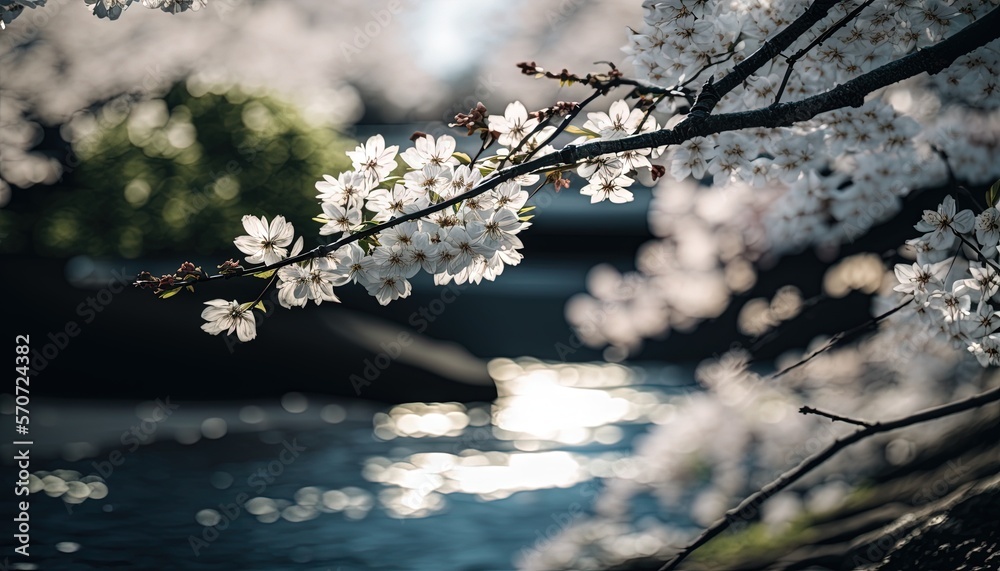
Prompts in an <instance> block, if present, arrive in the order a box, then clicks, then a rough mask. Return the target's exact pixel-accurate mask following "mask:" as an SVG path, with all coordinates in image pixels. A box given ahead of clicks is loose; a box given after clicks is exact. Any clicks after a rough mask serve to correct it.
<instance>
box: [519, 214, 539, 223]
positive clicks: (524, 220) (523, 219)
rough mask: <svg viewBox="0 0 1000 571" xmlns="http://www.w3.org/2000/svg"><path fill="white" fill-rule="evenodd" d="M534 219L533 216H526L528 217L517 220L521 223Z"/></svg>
mask: <svg viewBox="0 0 1000 571" xmlns="http://www.w3.org/2000/svg"><path fill="white" fill-rule="evenodd" d="M534 217H535V215H534V214H531V215H528V216H519V217H518V220H520V221H521V222H527V221H528V220H531V219H532V218H534Z"/></svg>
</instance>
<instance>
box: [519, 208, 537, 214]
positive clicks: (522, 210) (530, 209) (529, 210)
mask: <svg viewBox="0 0 1000 571" xmlns="http://www.w3.org/2000/svg"><path fill="white" fill-rule="evenodd" d="M534 209H535V207H534V206H525V207H524V208H522V209H520V210H518V211H517V213H518V214H524V213H525V212H531V211H532V210H534Z"/></svg>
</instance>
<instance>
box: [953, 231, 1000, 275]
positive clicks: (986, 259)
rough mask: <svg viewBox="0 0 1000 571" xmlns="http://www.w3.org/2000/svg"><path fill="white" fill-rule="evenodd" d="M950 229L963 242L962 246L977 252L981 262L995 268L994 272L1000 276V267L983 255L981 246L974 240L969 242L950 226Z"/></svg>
mask: <svg viewBox="0 0 1000 571" xmlns="http://www.w3.org/2000/svg"><path fill="white" fill-rule="evenodd" d="M948 229H949V230H951V233H952V234H954V235H955V236H958V239H959V240H961V241H962V244H964V245H965V246H967V247H968V248H970V249H971V250H972V251H973V252H975V253H976V255H977V256H978V257H979V259H980V260H981V261H984V262H986V265H987V266H989V267H991V268H993V271H995V272H997V274H998V275H1000V266H998V265H997V264H996V262H994V261H993V260H991V259H989V258H988V257H986V254H984V253H983V251H982V250H981V249H980V248H979V246H977V245H976V244H974V243H973V242H972V240H969V239H968V238H966V237H965V236H963V235H962V233H961V232H959V231H957V230H955V229H954V228H952V227H951V226H948Z"/></svg>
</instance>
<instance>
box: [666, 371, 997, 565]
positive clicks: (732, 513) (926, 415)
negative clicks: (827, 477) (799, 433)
mask: <svg viewBox="0 0 1000 571" xmlns="http://www.w3.org/2000/svg"><path fill="white" fill-rule="evenodd" d="M997 401H1000V387H996V388H993V389H990V390H988V391H986V392H984V393H980V394H978V395H976V396H973V397H970V398H967V399H963V400H960V401H955V402H952V403H949V404H945V405H941V406H938V407H934V408H929V409H926V410H923V411H921V412H917V413H914V414H911V415H909V416H905V417H903V418H899V419H897V420H892V421H888V422H876V423H874V424H871V425H869V426H865V427H864V428H862V429H860V430H858V431H856V432H853V433H851V434H849V435H847V436H844V437H842V438H838V439H836V440H834V441H833V443H831V444H830V445H829V446H827V447H826V448H825V449H824V450H821V451H820V452H817V453H816V454H814V455H812V456H810V457H809V458H806V459H805V460H803V461H802V462H801V463H799V465H798V466H796V467H794V468H792V469H791V470H789V471H787V472H785V473H784V474H782V475H780V476H778V478H776V479H775V480H773V481H772V482H770V483H769V484H767V485H766V486H764V487H763V488H761V489H760V490H758V491H756V492H754V493H753V494H751V495H749V496H747V498H746V499H744V500H743V501H742V502H740V504H739V505H738V506H736V507H735V508H732V509H731V510H729V511H727V512H726V513H725V515H724V516H723V517H722V518H720V519H719V520H718V521H716V522H715V523H713V524H712V525H711V526H709V527H708V528H707V529H706V530H705V531H703V532H702V533H701V535H699V536H698V537H697V538H696V539H695V540H694V541H693V542H691V543H690V544H689V545H688V546H687V547H685V548H684V549H682V550H681V551H680V552H679V553H677V555H675V556H674V558H673V559H671V560H670V561H668V562H667V563H665V564H664V565H663V566H662V567H660V571H670V570H671V569H676V568H677V566H678V565H680V564H681V562H682V561H684V560H685V559H687V558H688V556H690V555H691V554H692V553H693V552H694V551H695V550H697V549H698V548H700V547H701V546H703V545H705V544H706V543H708V542H709V541H710V540H711V539H712V538H714V537H716V536H717V535H719V534H720V533H722V532H723V531H725V530H727V529H729V527H730V526H731V525H732V524H733V522H735V521H739V520H742V519H745V518H746V515H745V514H746V513H752V514H756V513H757V511H758V508H759V506H760V505H761V504H762V503H763V502H765V501H766V500H767V499H768V498H770V497H771V496H774V495H775V494H777V493H778V492H780V491H781V490H784V489H785V488H787V487H788V486H790V485H792V484H793V483H795V482H796V481H798V480H799V479H800V478H802V477H803V476H805V475H806V474H808V473H809V472H811V471H813V470H814V469H816V468H817V467H819V466H821V465H822V464H823V463H824V462H826V461H827V460H829V459H830V458H831V457H833V455H835V454H836V453H837V452H840V451H841V450H843V449H844V448H847V447H848V446H850V445H852V444H854V443H856V442H859V441H861V440H864V439H866V438H868V437H870V436H874V435H876V434H881V433H883V432H890V431H893V430H898V429H900V428H905V427H907V426H912V425H914V424H920V423H922V422H927V421H930V420H937V419H939V418H944V417H946V416H950V415H953V414H957V413H960V412H965V411H967V410H972V409H975V408H979V407H981V406H984V405H987V404H990V403H993V402H997ZM741 514H744V515H741Z"/></svg>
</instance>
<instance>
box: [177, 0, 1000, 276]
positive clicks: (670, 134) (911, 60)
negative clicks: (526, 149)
mask: <svg viewBox="0 0 1000 571" xmlns="http://www.w3.org/2000/svg"><path fill="white" fill-rule="evenodd" d="M833 3H834V2H832V1H830V0H818V1H817V2H815V3H814V4H813V5H812V6H810V7H809V9H807V10H806V13H807V14H810V13H812V14H813V15H812V16H811V17H810V18H805V15H803V16H802V17H800V18H799V19H797V20H796V21H795V22H793V23H792V24H790V25H789V27H788V28H786V29H785V30H783V31H782V32H781V33H779V34H778V36H776V38H775V40H774V41H772V42H766V43H765V46H763V47H761V48H760V49H758V50H757V51H756V52H754V54H753V55H751V56H750V57H749V58H747V59H746V60H744V61H743V62H741V63H740V64H738V65H737V66H736V68H735V69H734V70H733V72H731V73H730V74H728V75H726V76H725V77H724V78H723V79H722V80H720V81H719V82H717V83H714V84H712V86H711V90H712V91H713V92H714V93H716V94H718V95H719V96H721V95H724V94H725V93H727V92H728V91H729V90H731V89H732V88H733V87H735V85H738V84H739V82H741V81H742V80H743V78H744V77H746V76H745V75H744V74H747V75H749V74H750V73H752V72H753V71H754V70H756V69H757V67H759V66H760V65H763V64H764V63H765V62H766V61H767V60H766V59H763V58H764V57H765V56H767V57H768V59H769V58H770V57H773V56H774V53H772V52H773V50H774V49H775V48H778V47H780V46H782V45H783V44H784V45H785V47H787V44H790V43H791V41H793V39H794V38H788V37H786V36H788V34H789V33H790V30H793V29H798V28H801V26H803V25H805V24H799V22H805V21H807V20H810V19H811V18H816V20H817V21H818V19H821V18H822V15H818V16H817V14H816V13H814V12H815V11H816V10H819V9H820V8H822V7H824V6H825V8H824V9H823V10H822V12H823V14H825V13H826V11H828V10H829V7H830V5H832V4H833ZM805 29H808V28H805ZM802 31H804V30H800V31H799V32H798V33H799V34H801V32H802ZM796 37H797V36H796ZM998 37H1000V8H994V9H993V10H991V11H990V12H989V13H988V14H986V15H985V16H983V17H982V18H980V19H978V20H976V21H975V22H973V23H972V24H969V25H968V26H967V27H965V28H963V29H962V30H960V31H959V32H957V33H955V34H954V35H952V36H951V37H950V38H948V39H946V40H944V41H942V42H940V43H938V44H936V45H934V46H930V47H928V48H924V49H922V50H919V51H917V52H915V53H913V54H910V55H908V56H905V57H902V58H900V59H898V60H896V61H893V62H890V63H887V64H885V65H883V66H881V67H878V68H876V69H874V70H872V71H870V72H868V73H865V74H863V75H861V76H859V77H857V78H855V79H852V80H850V81H848V82H846V83H844V84H841V85H839V86H837V87H835V88H833V89H831V90H829V91H827V92H825V93H821V94H819V95H814V96H812V97H808V98H806V99H802V100H800V101H796V102H794V103H778V104H775V105H771V106H769V107H766V108H762V109H755V110H751V111H742V112H736V113H726V114H721V115H707V114H703V115H701V116H699V117H697V118H696V119H694V120H692V114H693V113H694V110H692V113H691V114H689V115H688V119H685V120H684V121H681V123H679V124H678V125H677V126H676V127H674V128H673V129H661V130H658V131H652V132H650V133H642V134H639V135H631V136H627V137H622V138H620V139H612V140H598V141H592V142H588V143H584V144H582V145H567V146H566V147H564V148H563V149H561V150H560V151H557V152H554V153H550V154H548V155H545V156H542V157H538V158H536V159H532V160H529V161H525V162H522V163H519V164H516V165H511V166H509V167H506V168H504V169H501V170H499V171H496V173H495V175H494V176H492V177H490V178H489V179H486V180H483V181H481V182H480V184H479V185H477V186H476V187H475V188H472V189H471V190H469V191H467V192H465V193H463V194H460V195H457V196H455V197H453V198H450V199H448V200H445V201H443V202H439V203H437V204H433V205H431V206H429V207H427V208H424V209H423V210H420V211H417V212H413V213H410V214H407V215H404V216H400V217H398V218H394V219H392V220H389V221H388V222H384V223H382V224H379V225H377V226H372V227H371V228H367V229H365V230H363V231H361V232H357V233H354V234H350V235H348V236H345V237H343V238H341V239H340V240H337V241H336V242H333V243H331V244H327V245H322V246H318V247H316V248H313V249H312V250H309V251H307V252H303V253H301V254H299V255H297V256H292V257H289V258H286V259H284V260H282V261H280V262H278V263H276V264H272V265H270V266H257V267H253V268H244V269H241V270H236V271H233V272H230V273H227V274H218V275H212V276H207V277H204V276H199V277H198V279H197V280H191V281H189V282H187V283H178V284H174V285H172V286H167V287H166V288H164V289H176V288H179V287H185V286H188V285H192V284H194V283H201V282H207V281H215V280H220V279H228V278H231V277H238V276H242V275H246V274H254V273H259V272H261V271H266V270H270V269H275V268H279V267H282V266H287V265H290V264H294V263H298V262H302V261H306V260H309V259H312V258H317V257H321V256H326V255H327V254H329V253H330V252H333V251H334V250H336V249H337V248H339V247H341V246H344V245H347V244H350V243H351V242H356V241H358V240H362V239H364V238H367V237H370V236H373V235H375V234H378V233H379V232H381V231H383V230H386V229H388V228H391V227H393V226H396V225H398V224H402V223H403V222H407V221H410V220H417V219H420V218H423V217H424V216H427V215H429V214H433V213H435V212H439V211H441V210H444V209H445V208H449V207H451V206H454V205H456V204H459V203H461V202H462V201H464V200H467V199H469V198H473V197H476V196H478V195H480V194H482V193H484V192H487V191H489V190H492V189H494V188H496V187H497V186H499V185H500V184H502V183H503V182H506V181H508V180H511V179H514V178H516V177H518V176H521V175H524V174H530V173H533V172H537V171H541V170H543V169H546V168H549V167H552V166H555V165H558V164H572V163H576V162H579V161H582V160H586V159H588V158H593V157H597V156H600V155H606V154H616V153H622V152H626V151H631V150H636V149H648V148H656V147H661V146H665V145H677V144H680V143H682V142H684V141H687V140H689V139H692V138H694V137H704V136H707V135H714V134H716V133H722V132H725V131H735V130H740V129H751V128H756V127H771V128H773V127H783V126H789V125H792V124H794V123H796V122H799V121H806V120H809V119H812V118H813V117H815V116H817V115H819V114H821V113H825V112H827V111H832V110H835V109H839V108H842V107H845V106H851V107H859V106H861V105H862V104H863V103H864V99H865V96H866V95H868V94H869V93H872V92H874V91H876V90H878V89H882V88H884V87H887V86H889V85H892V84H894V83H897V82H899V81H902V80H904V79H907V78H910V77H913V76H915V75H918V74H920V73H925V72H926V73H931V74H934V73H938V72H940V71H942V70H943V69H945V68H947V67H948V66H949V65H951V63H952V62H954V61H955V59H956V58H958V57H959V56H962V55H964V54H967V53H969V52H971V51H973V50H975V49H978V48H979V47H981V46H984V45H986V44H987V43H989V42H991V41H993V40H995V39H997V38H998ZM782 38H783V39H782ZM779 39H782V41H779ZM767 46H771V47H767ZM779 51H780V50H779ZM768 54H770V55H768ZM748 62H754V63H751V64H748ZM745 64H746V65H745ZM703 93H704V92H703ZM699 98H700V97H699ZM696 106H697V105H696ZM711 107H714V104H713V105H712V106H708V105H707V104H706V105H705V106H703V108H702V110H703V111H705V110H706V109H707V110H708V111H710V110H711ZM706 113H707V111H706Z"/></svg>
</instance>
